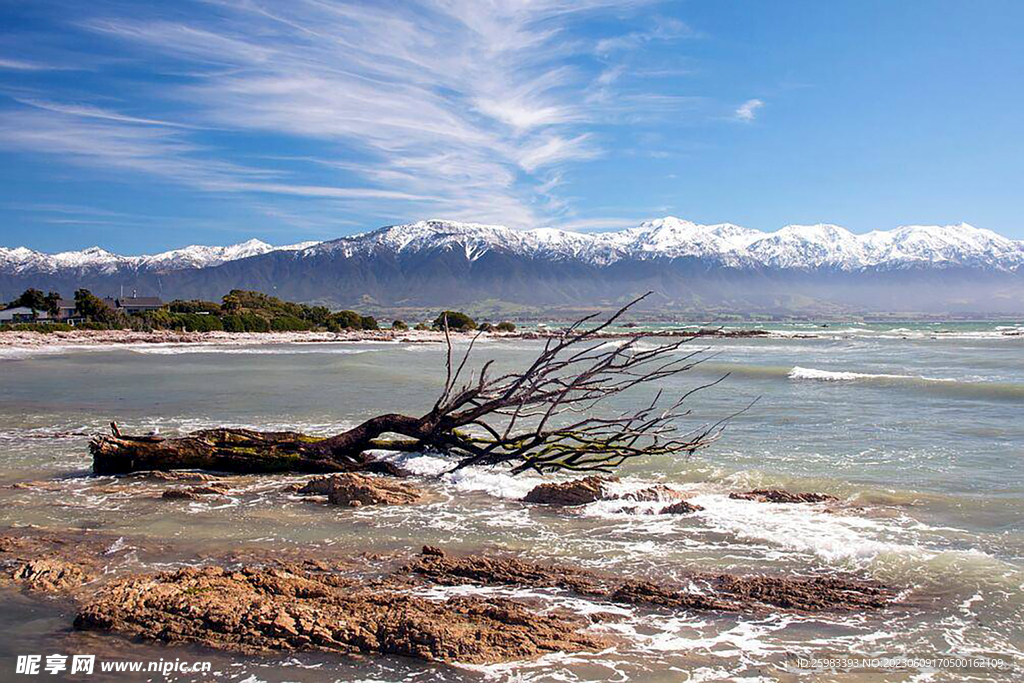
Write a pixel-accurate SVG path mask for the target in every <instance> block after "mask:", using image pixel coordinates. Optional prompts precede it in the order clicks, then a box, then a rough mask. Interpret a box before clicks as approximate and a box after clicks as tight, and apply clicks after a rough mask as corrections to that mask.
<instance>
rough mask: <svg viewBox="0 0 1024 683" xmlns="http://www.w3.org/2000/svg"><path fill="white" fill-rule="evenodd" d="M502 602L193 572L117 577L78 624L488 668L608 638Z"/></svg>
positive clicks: (166, 638)
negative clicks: (390, 655) (437, 598)
mask: <svg viewBox="0 0 1024 683" xmlns="http://www.w3.org/2000/svg"><path fill="white" fill-rule="evenodd" d="M585 623H586V622H584V621H583V620H581V619H578V618H576V617H569V616H560V615H553V614H539V613H537V612H535V611H533V610H531V609H529V608H528V607H526V606H525V605H523V604H522V603H518V602H515V601H512V600H507V599H502V598H468V597H454V598H449V599H447V600H445V601H441V602H438V601H432V600H426V599H423V598H419V597H415V596H412V595H409V594H408V593H403V592H396V591H389V590H382V589H377V588H367V587H364V586H363V585H361V584H360V583H358V582H356V581H353V580H349V579H344V578H342V577H339V576H338V575H336V574H331V573H318V572H311V571H306V570H303V569H301V568H299V567H290V568H280V569H267V568H259V567H243V568H241V569H238V570H234V571H229V570H226V569H222V568H220V567H205V568H201V569H196V568H185V569H180V570H178V571H174V572H164V573H160V574H149V575H141V576H128V577H125V578H123V579H120V580H117V581H114V582H113V583H112V584H110V585H109V586H108V587H107V588H105V589H104V590H102V591H101V592H100V594H99V595H97V596H96V597H95V599H94V600H92V601H91V602H89V604H87V605H86V606H85V607H84V608H82V610H81V611H80V612H79V613H78V616H77V617H76V618H75V624H74V625H75V628H76V629H81V630H106V631H113V632H116V633H119V634H121V635H124V636H128V637H132V638H142V639H146V640H159V641H163V642H167V643H175V642H180V643H197V644H200V645H205V646H207V647H213V648H218V649H226V650H234V651H241V652H250V653H255V652H263V651H268V650H285V651H288V650H320V651H326V652H339V653H377V654H393V655H403V656H407V657H414V658H417V659H422V660H426V661H446V662H464V663H473V664H485V663H494V662H501V661H509V660H516V659H524V658H533V657H537V656H540V655H543V654H546V653H551V652H578V651H582V650H597V649H601V648H603V647H605V646H607V645H608V644H609V642H608V641H607V640H606V639H604V638H601V637H599V636H595V635H591V634H587V633H583V632H581V630H580V629H581V628H582V627H583V626H584V625H585Z"/></svg>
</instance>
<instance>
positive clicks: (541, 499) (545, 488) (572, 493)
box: [523, 477, 615, 506]
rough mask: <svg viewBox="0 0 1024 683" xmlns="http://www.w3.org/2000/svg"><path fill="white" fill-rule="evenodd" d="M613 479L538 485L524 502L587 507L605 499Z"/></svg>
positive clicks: (585, 478) (597, 478)
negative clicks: (588, 504) (607, 486)
mask: <svg viewBox="0 0 1024 683" xmlns="http://www.w3.org/2000/svg"><path fill="white" fill-rule="evenodd" d="M613 481H615V479H614V478H612V477H583V478H582V479H574V480H572V481H566V482H552V483H549V484H538V485H537V486H534V487H533V489H531V490H530V492H529V493H527V494H526V497H525V498H523V502H526V503H540V504H542V505H560V506H568V505H586V504H587V503H593V502H594V501H595V500H601V499H602V498H604V497H605V485H606V484H608V483H610V482H613Z"/></svg>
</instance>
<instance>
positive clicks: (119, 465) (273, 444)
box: [89, 429, 408, 474]
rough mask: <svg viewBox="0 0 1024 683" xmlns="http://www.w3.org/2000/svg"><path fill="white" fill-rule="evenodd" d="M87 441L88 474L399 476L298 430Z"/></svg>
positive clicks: (226, 431)
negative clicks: (329, 449) (322, 445)
mask: <svg viewBox="0 0 1024 683" xmlns="http://www.w3.org/2000/svg"><path fill="white" fill-rule="evenodd" d="M111 431H112V432H114V433H113V434H112V435H111V436H105V435H104V436H97V437H95V438H94V439H93V440H92V441H91V442H90V444H89V450H90V452H91V453H92V458H93V460H92V462H93V472H95V473H96V474H125V473H128V472H138V471H144V470H179V469H201V470H212V471H217V472H238V473H247V474H248V473H253V474H256V473H264V474H266V473H273V472H308V473H328V472H357V471H363V472H367V471H369V472H380V473H385V474H399V473H400V469H399V468H397V467H395V466H394V465H392V464H391V463H388V462H382V461H378V460H374V459H373V458H371V457H370V456H369V455H368V454H364V453H363V452H362V451H361V450H360V451H353V452H351V453H346V454H339V453H338V452H337V451H335V452H332V453H330V454H327V453H325V452H324V451H323V449H320V448H317V445H318V444H319V443H320V442H321V441H322V439H319V438H317V437H312V436H308V435H306V434H301V433H299V432H259V431H254V430H249V429H204V430H202V431H198V432H193V433H191V434H188V435H187V436H184V437H179V438H164V437H159V436H127V435H124V434H122V433H121V432H120V430H116V431H115V430H113V429H112V430H111ZM367 445H368V447H374V446H377V447H388V448H391V447H394V446H398V447H408V445H407V444H390V443H382V442H376V443H374V442H368V444H367Z"/></svg>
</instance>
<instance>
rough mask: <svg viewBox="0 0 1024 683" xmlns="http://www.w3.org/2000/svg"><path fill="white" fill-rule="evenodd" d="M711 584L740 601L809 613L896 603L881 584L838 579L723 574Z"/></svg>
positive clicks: (828, 577) (714, 578)
mask: <svg viewBox="0 0 1024 683" xmlns="http://www.w3.org/2000/svg"><path fill="white" fill-rule="evenodd" d="M711 581H712V582H713V583H714V585H715V586H716V588H717V589H718V590H721V591H723V592H725V593H728V594H730V595H733V596H735V597H736V598H737V599H740V600H744V601H748V602H749V601H756V602H759V603H763V604H766V605H772V606H773V607H781V608H783V609H791V610H800V611H806V612H814V611H824V610H831V611H845V610H856V609H863V608H873V609H877V608H881V607H884V606H885V605H886V604H888V603H889V602H890V601H891V600H892V593H891V591H888V590H886V589H885V588H884V587H882V586H881V585H878V584H872V583H869V582H851V581H849V580H847V579H843V578H840V577H836V576H819V577H813V578H791V577H782V576H760V575H754V576H734V575H732V574H719V575H717V576H714V577H713V578H712V579H711Z"/></svg>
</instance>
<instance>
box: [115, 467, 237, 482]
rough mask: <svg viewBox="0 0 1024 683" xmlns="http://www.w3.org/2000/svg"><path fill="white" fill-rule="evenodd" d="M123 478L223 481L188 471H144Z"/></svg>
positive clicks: (201, 473) (212, 475)
mask: <svg viewBox="0 0 1024 683" xmlns="http://www.w3.org/2000/svg"><path fill="white" fill-rule="evenodd" d="M125 476H126V477H131V478H133V479H152V480H154V481H201V482H215V481H220V480H221V479H223V477H218V476H217V475H215V474H207V473H206V472H192V471H189V470H167V471H162V470H144V471H141V472H132V473H131V474H128V475H125Z"/></svg>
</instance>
